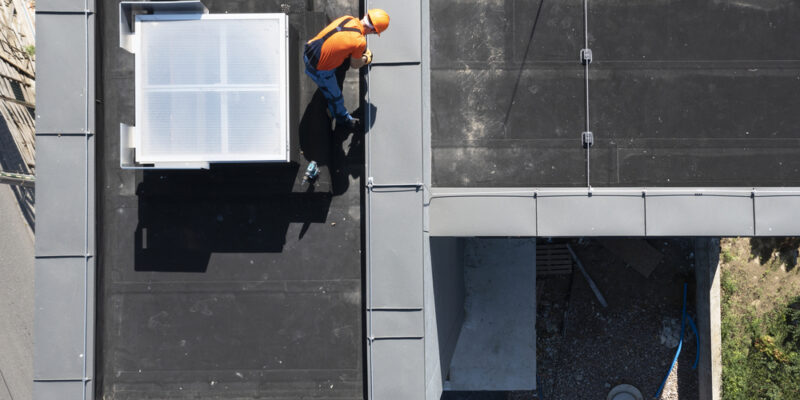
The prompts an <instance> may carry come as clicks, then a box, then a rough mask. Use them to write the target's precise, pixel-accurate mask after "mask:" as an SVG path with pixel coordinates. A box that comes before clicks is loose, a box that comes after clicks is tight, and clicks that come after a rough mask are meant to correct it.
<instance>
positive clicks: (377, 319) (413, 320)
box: [370, 310, 425, 338]
mask: <svg viewBox="0 0 800 400" xmlns="http://www.w3.org/2000/svg"><path fill="white" fill-rule="evenodd" d="M370 316H371V318H372V326H373V331H372V335H373V336H375V337H376V338H421V337H422V336H424V333H425V332H424V330H425V327H424V322H423V318H422V317H423V315H422V310H373V311H372V313H370Z"/></svg>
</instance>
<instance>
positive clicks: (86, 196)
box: [33, 0, 95, 400]
mask: <svg viewBox="0 0 800 400" xmlns="http://www.w3.org/2000/svg"><path fill="white" fill-rule="evenodd" d="M43 3H44V4H40V9H39V12H38V13H37V16H38V21H37V23H38V24H37V25H38V28H39V32H38V34H37V37H36V41H37V53H38V71H37V89H38V90H37V97H38V104H37V109H36V113H37V125H36V128H37V142H38V143H37V152H36V158H37V165H38V169H37V181H38V184H37V189H38V193H37V205H38V206H39V212H38V214H37V218H36V230H37V232H38V237H37V244H36V257H37V258H36V288H35V298H36V300H35V303H36V313H35V315H34V321H35V322H34V323H35V331H34V337H35V343H34V383H33V396H34V397H33V398H34V399H37V400H46V399H83V400H87V399H91V398H93V397H94V387H93V376H94V314H95V304H94V292H95V278H94V275H95V263H94V259H93V256H92V255H93V254H94V249H95V238H94V225H95V215H94V210H95V204H94V203H95V200H94V182H95V167H94V157H95V154H94V144H95V141H94V139H95V138H94V134H93V133H94V131H95V120H94V119H95V113H94V109H95V94H94V90H95V87H94V48H95V43H94V37H95V35H94V31H95V28H94V22H95V15H94V14H93V10H94V6H95V3H94V1H89V0H84V1H82V2H80V3H82V6H81V4H80V3H78V2H66V1H62V2H52V1H51V2H48V1H44V2H43ZM42 6H44V8H41V7H42ZM53 134H56V135H53Z"/></svg>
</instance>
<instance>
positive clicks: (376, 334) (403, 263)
mask: <svg viewBox="0 0 800 400" xmlns="http://www.w3.org/2000/svg"><path fill="white" fill-rule="evenodd" d="M365 6H366V7H365V8H367V9H369V8H373V7H380V8H384V9H386V10H387V11H388V12H389V13H390V15H392V18H393V19H392V22H393V23H392V25H391V27H390V29H389V30H388V31H387V32H386V33H384V35H383V36H382V37H381V38H376V39H370V41H369V46H370V48H371V49H372V50H373V51H374V53H375V55H376V58H375V62H376V65H375V66H373V67H371V72H370V74H369V75H368V78H367V84H368V87H369V89H370V90H369V92H368V97H367V103H368V104H370V106H374V107H375V109H376V110H377V112H376V113H375V114H374V117H373V118H374V119H372V120H368V121H366V122H367V123H366V126H367V127H369V132H368V134H367V136H366V172H367V177H368V178H367V181H368V185H367V196H366V201H365V207H366V233H365V234H366V238H367V239H366V243H367V244H366V252H367V261H366V263H367V266H366V269H367V272H366V280H367V284H366V286H367V304H366V308H367V337H368V342H367V345H368V348H367V385H368V391H367V396H368V398H369V399H394V398H403V399H421V398H424V396H425V392H426V386H425V367H426V365H425V338H424V323H423V321H424V310H423V306H424V276H423V273H424V254H425V253H424V247H425V245H424V239H425V236H424V217H423V208H424V207H423V205H424V202H425V198H424V196H425V189H424V184H423V182H422V181H421V180H422V178H423V174H424V169H423V168H424V161H423V158H424V157H423V148H424V143H423V133H422V104H421V96H422V94H421V91H422V67H421V66H420V65H419V62H420V53H421V50H420V49H421V46H422V39H421V38H422V32H421V27H420V2H407V1H400V0H378V1H366V4H365ZM381 63H385V64H383V65H380V64H381ZM386 63H388V64H386ZM388 309H394V310H408V309H412V311H387V310H388Z"/></svg>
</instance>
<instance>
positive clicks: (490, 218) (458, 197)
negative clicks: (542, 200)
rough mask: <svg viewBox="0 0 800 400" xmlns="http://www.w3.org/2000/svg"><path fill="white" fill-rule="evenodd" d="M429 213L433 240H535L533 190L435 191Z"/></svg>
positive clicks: (480, 189) (474, 189) (482, 189)
mask: <svg viewBox="0 0 800 400" xmlns="http://www.w3.org/2000/svg"><path fill="white" fill-rule="evenodd" d="M498 196H500V197H498ZM505 210H514V212H512V213H509V212H506V211H505ZM428 213H429V214H430V233H431V235H432V236H536V200H535V198H534V192H533V191H532V190H518V189H505V190H500V191H498V190H495V189H491V188H473V189H469V190H468V191H465V190H463V189H451V188H441V189H436V190H435V191H434V193H433V194H431V200H430V206H429V207H428Z"/></svg>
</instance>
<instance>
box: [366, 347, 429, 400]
mask: <svg viewBox="0 0 800 400" xmlns="http://www.w3.org/2000/svg"><path fill="white" fill-rule="evenodd" d="M371 346H373V347H374V349H373V352H374V354H375V355H376V356H374V357H373V358H372V364H371V365H370V367H371V368H373V371H372V373H373V374H374V381H373V382H374V383H373V388H372V389H371V390H370V398H372V399H423V398H425V385H424V379H425V368H424V364H425V342H424V339H396V340H377V341H374V342H372V343H371Z"/></svg>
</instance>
